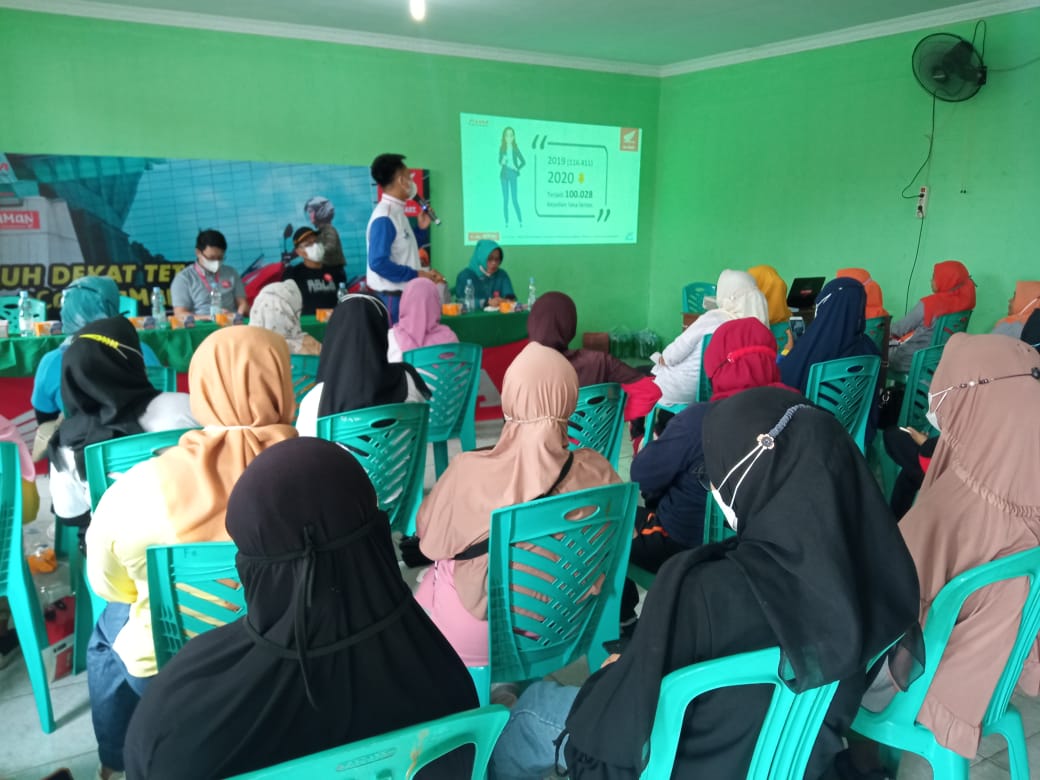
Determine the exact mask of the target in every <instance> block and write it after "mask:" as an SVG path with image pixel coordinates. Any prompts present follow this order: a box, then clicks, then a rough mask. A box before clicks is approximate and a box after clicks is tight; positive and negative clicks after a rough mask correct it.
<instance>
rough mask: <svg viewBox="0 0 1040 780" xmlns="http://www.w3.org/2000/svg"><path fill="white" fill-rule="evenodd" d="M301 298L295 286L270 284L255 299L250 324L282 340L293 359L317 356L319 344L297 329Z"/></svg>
mask: <svg viewBox="0 0 1040 780" xmlns="http://www.w3.org/2000/svg"><path fill="white" fill-rule="evenodd" d="M302 309H303V297H302V296H301V295H300V288H299V287H298V286H297V284H296V282H273V283H272V284H269V285H267V286H266V287H264V289H262V290H261V291H260V294H259V295H257V296H256V300H254V301H253V308H252V309H251V310H250V312H249V324H250V325H255V326H257V327H260V328H267V329H268V330H270V331H273V332H275V333H277V334H278V335H279V336H281V337H282V338H284V339H285V340H286V342H287V343H288V344H289V351H290V352H291V353H292V354H294V355H319V354H321V342H320V341H318V340H317V339H316V338H314V337H313V336H312V335H310V334H309V333H304V332H303V328H302V327H301V326H300V312H301V311H302Z"/></svg>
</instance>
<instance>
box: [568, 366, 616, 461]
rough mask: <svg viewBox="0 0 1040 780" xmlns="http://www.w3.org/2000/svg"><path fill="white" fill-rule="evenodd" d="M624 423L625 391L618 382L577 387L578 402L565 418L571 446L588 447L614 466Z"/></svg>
mask: <svg viewBox="0 0 1040 780" xmlns="http://www.w3.org/2000/svg"><path fill="white" fill-rule="evenodd" d="M624 426H625V391H624V390H622V389H621V385H619V384H618V383H617V382H604V383H603V384H599V385H588V386H586V387H582V388H579V389H578V404H577V406H575V407H574V413H573V414H572V415H571V418H570V420H569V421H568V422H567V437H568V438H569V439H570V442H571V443H570V448H571V449H572V450H576V449H579V448H581V447H587V448H589V449H591V450H595V451H596V452H598V453H599V454H600V455H602V456H603V457H604V458H606V459H607V460H609V461H610V465H611V466H613V467H614V469H615V470H616V469H617V467H618V457H619V456H620V455H621V438H622V434H623V433H624Z"/></svg>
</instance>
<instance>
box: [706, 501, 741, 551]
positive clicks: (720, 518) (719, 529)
mask: <svg viewBox="0 0 1040 780" xmlns="http://www.w3.org/2000/svg"><path fill="white" fill-rule="evenodd" d="M736 535H737V532H736V531H734V530H733V529H732V528H730V527H729V526H728V525H727V524H726V517H725V515H723V514H722V509H721V508H720V507H719V505H718V504H717V503H716V501H715V497H714V496H713V495H712V494H711V493H708V495H707V496H705V499H704V543H705V544H715V542H724V541H726V540H727V539H730V538H732V537H734V536H736Z"/></svg>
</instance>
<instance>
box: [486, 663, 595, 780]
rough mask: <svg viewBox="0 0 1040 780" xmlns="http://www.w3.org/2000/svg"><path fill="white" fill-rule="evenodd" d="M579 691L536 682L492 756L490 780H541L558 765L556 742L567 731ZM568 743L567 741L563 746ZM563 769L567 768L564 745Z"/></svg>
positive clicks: (512, 713) (515, 709)
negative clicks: (568, 721) (569, 717)
mask: <svg viewBox="0 0 1040 780" xmlns="http://www.w3.org/2000/svg"><path fill="white" fill-rule="evenodd" d="M577 695H578V689H577V688H575V687H573V686H570V685H560V684H559V683H557V682H552V681H544V680H543V681H541V682H536V683H535V684H534V685H532V686H531V687H530V688H528V689H527V690H526V691H524V692H523V693H522V694H521V695H520V698H519V699H517V700H516V704H514V705H513V709H512V710H511V711H510V713H509V722H508V723H506V728H505V731H503V732H502V736H501V737H499V739H498V742H497V743H496V744H495V752H494V753H492V754H491V766H490V767H489V770H490V771H489V772H488V777H489V778H490V780H539V779H540V778H543V777H545V776H546V775H547V774H549V773H550V772H552V771H553V769H554V767H555V765H556V745H555V742H556V739H557V737H559V736H560V733H561V732H562V731H563V729H564V725H565V723H566V721H567V716H568V715H569V714H570V712H571V707H572V706H573V704H574V699H575V697H576V696H577ZM563 744H564V745H565V744H566V741H565V742H564V743H563ZM560 768H561V769H565V768H566V762H565V761H564V757H563V745H561V746H560Z"/></svg>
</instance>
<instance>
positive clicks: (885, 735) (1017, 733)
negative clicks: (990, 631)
mask: <svg viewBox="0 0 1040 780" xmlns="http://www.w3.org/2000/svg"><path fill="white" fill-rule="evenodd" d="M1019 577H1026V578H1028V580H1029V595H1028V596H1027V598H1026V602H1025V604H1024V606H1023V609H1022V619H1021V622H1020V623H1019V627H1018V637H1017V639H1016V640H1015V644H1014V647H1013V648H1012V650H1011V655H1010V656H1009V658H1008V661H1007V664H1006V666H1005V667H1004V672H1003V674H1002V675H1001V677H1000V680H999V681H998V682H997V687H996V689H995V690H994V691H993V697H992V698H991V699H990V703H989V707H988V709H987V710H986V714H985V715H984V716H983V718H982V734H983V736H988V735H990V734H1000V735H1001V736H1003V737H1004V739H1005V740H1007V743H1008V762H1009V765H1010V767H1011V777H1012V779H1013V780H1020V779H1022V778H1028V777H1029V758H1028V755H1027V751H1026V737H1025V732H1024V731H1023V729H1022V718H1021V716H1020V715H1019V713H1018V710H1016V709H1015V706H1014V705H1013V704H1011V694H1012V692H1013V691H1014V688H1015V685H1016V683H1017V682H1018V678H1019V676H1020V675H1021V673H1022V665H1023V662H1024V661H1025V658H1026V655H1027V654H1028V653H1029V652H1030V650H1031V649H1032V647H1033V645H1034V644H1035V642H1036V637H1037V632H1038V631H1040V548H1033V549H1030V550H1026V551H1025V552H1020V553H1016V554H1014V555H1009V556H1007V557H1006V558H1000V559H999V560H996V561H991V562H989V563H986V564H983V565H982V566H977V567H975V568H974V569H969V570H968V571H966V572H963V573H961V574H959V575H958V576H956V577H954V578H953V579H952V580H950V581H949V582H948V583H946V585H945V586H944V587H943V589H942V590H941V591H939V595H938V596H936V597H935V601H933V602H932V608H931V609H930V610H929V612H928V620H927V622H926V624H925V627H924V645H925V668H924V673H923V674H922V675H921V676H920V677H919V678H918V679H917V680H915V681H914V682H913V683H912V684H911V685H910V688H909V689H908V690H907V691H905V692H898V693H896V695H895V697H894V698H893V699H892V701H891V702H890V703H889V705H888V706H887V707H886V708H885V709H884V710H882V711H881V712H876V713H875V712H870V711H868V710H865V709H863V708H860V711H859V713H858V715H857V716H856V720H855V721H854V722H853V724H852V728H853V729H854V730H855V731H857V732H859V733H860V734H862V735H863V736H865V737H868V738H870V739H872V740H874V741H875V742H879V743H881V744H882V745H886V746H888V747H890V748H894V749H895V750H897V751H910V752H911V753H916V754H917V755H919V756H922V757H923V758H924V759H926V760H927V761H928V763H929V764H931V766H932V774H933V776H934V777H941V778H943V780H967V778H968V764H969V761H968V759H966V758H964V757H963V756H960V755H958V754H956V753H954V752H953V751H952V750H947V749H946V748H944V747H943V746H941V745H940V744H939V743H938V742H936V740H935V736H934V735H933V734H932V732H930V731H928V729H926V728H925V727H924V726H922V725H921V724H919V723H917V720H916V719H917V714H918V712H919V711H920V709H921V704H922V703H923V702H924V699H925V697H926V695H927V694H928V688H929V687H930V686H931V684H932V679H933V678H934V677H935V672H936V670H937V669H938V668H939V664H940V662H941V661H942V657H943V653H944V652H945V651H946V643H947V642H948V641H949V638H950V634H951V633H952V631H953V629H954V625H955V624H956V622H957V618H958V617H959V616H960V613H961V609H962V607H963V606H964V602H965V600H966V599H967V598H968V597H969V596H971V595H972V594H973V593H975V592H976V591H978V590H980V589H981V588H984V587H985V586H987V585H991V584H992V583H994V582H1000V581H1004V580H1012V579H1016V578H1019Z"/></svg>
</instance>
